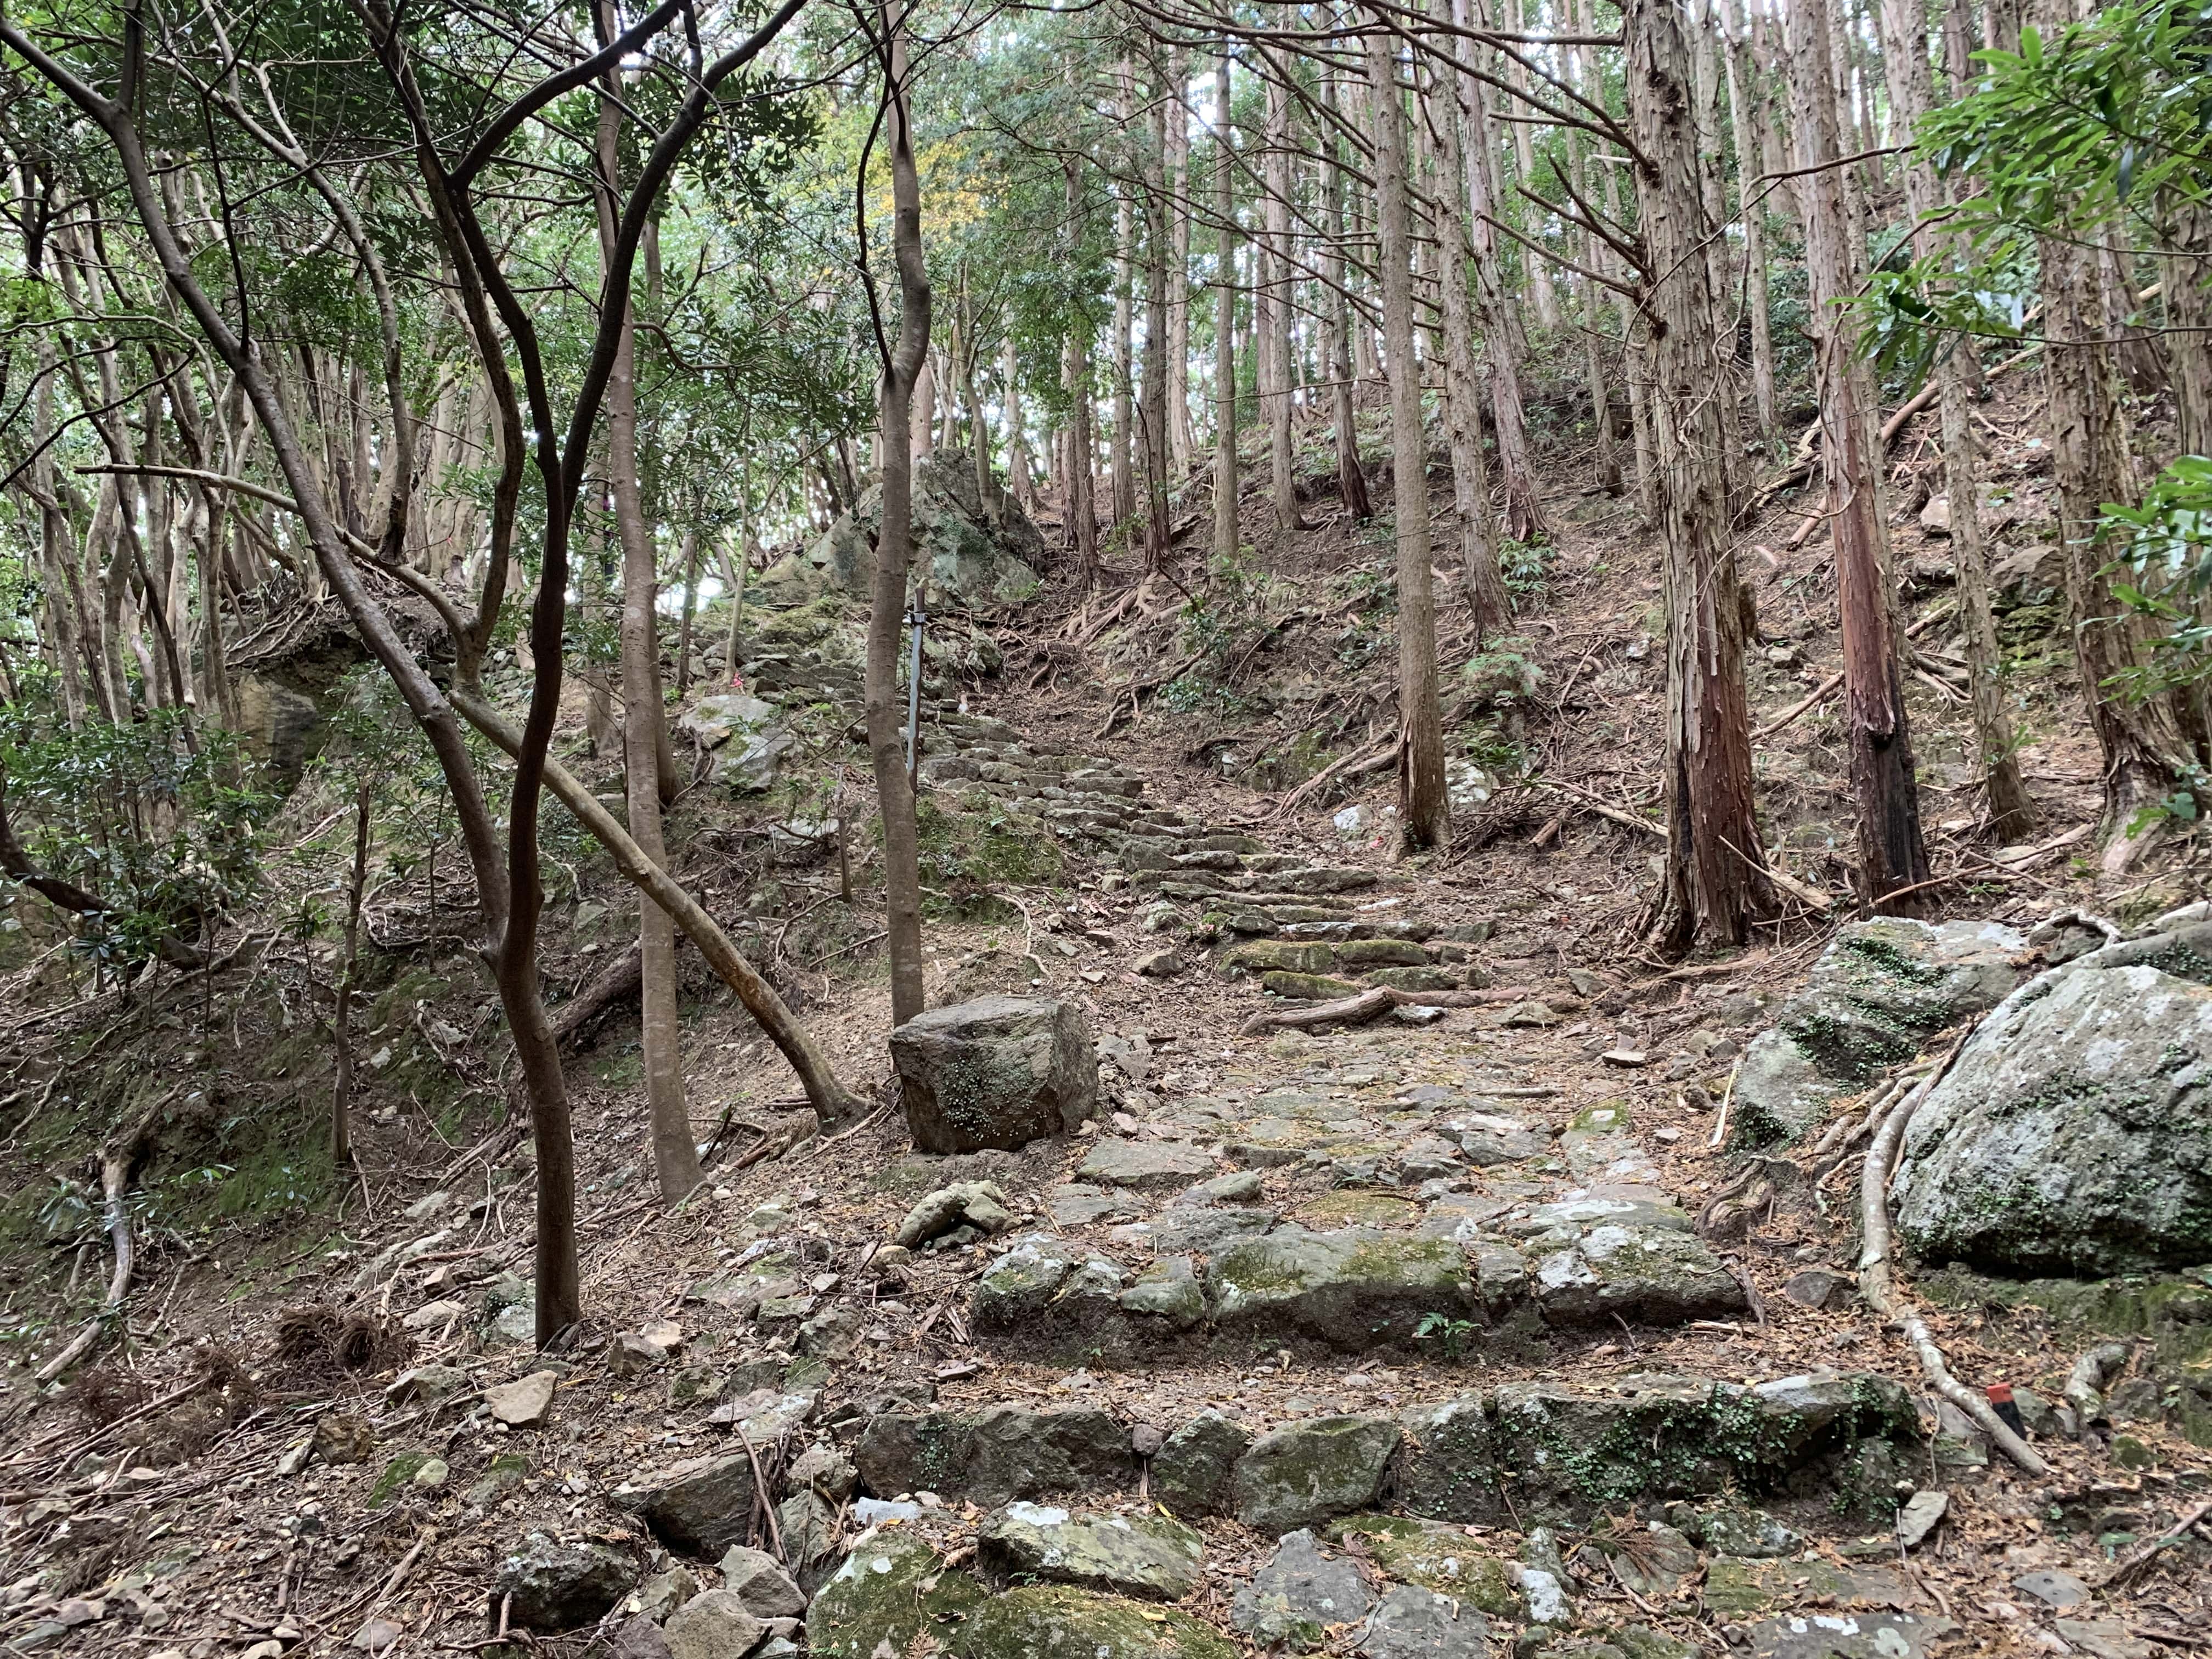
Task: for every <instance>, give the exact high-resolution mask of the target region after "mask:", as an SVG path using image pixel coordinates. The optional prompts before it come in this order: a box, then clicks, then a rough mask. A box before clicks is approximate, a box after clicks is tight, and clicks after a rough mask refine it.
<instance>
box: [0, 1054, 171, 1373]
mask: <svg viewBox="0 0 2212 1659" xmlns="http://www.w3.org/2000/svg"><path fill="white" fill-rule="evenodd" d="M176 1092H177V1091H175V1090H174V1089H171V1090H168V1091H167V1092H165V1093H164V1094H162V1095H161V1097H159V1098H158V1099H156V1100H155V1102H154V1103H152V1104H151V1105H149V1106H148V1107H147V1108H146V1109H145V1110H144V1111H143V1112H141V1113H140V1114H139V1115H138V1121H137V1122H136V1123H134V1124H132V1125H131V1127H130V1128H129V1129H127V1130H126V1131H125V1132H124V1133H122V1134H121V1135H120V1136H118V1137H117V1138H116V1139H112V1140H111V1141H109V1142H108V1144H107V1146H106V1147H105V1148H104V1149H103V1150H102V1151H101V1152H100V1208H101V1210H102V1212H103V1213H104V1215H105V1217H106V1222H107V1237H108V1240H109V1243H111V1245H112V1247H113V1249H114V1251H115V1271H114V1272H113V1273H112V1274H110V1275H109V1276H108V1280H107V1300H106V1302H105V1303H103V1304H101V1305H100V1311H99V1312H98V1313H97V1314H95V1315H94V1316H93V1317H92V1318H91V1319H90V1320H88V1322H86V1324H85V1328H83V1329H82V1330H81V1331H79V1332H78V1333H77V1334H76V1336H75V1337H73V1338H72V1339H71V1340H70V1345H69V1346H67V1347H65V1348H64V1349H63V1350H62V1351H61V1352H59V1353H58V1354H56V1355H55V1356H54V1357H53V1358H52V1359H49V1360H48V1361H46V1364H43V1365H41V1366H40V1368H39V1373H38V1376H36V1377H35V1378H34V1379H33V1380H34V1381H35V1382H38V1383H51V1382H52V1381H53V1380H54V1379H55V1378H56V1377H58V1376H60V1375H61V1374H62V1373H63V1372H64V1371H65V1370H68V1369H69V1368H70V1366H71V1365H73V1364H76V1362H77V1361H78V1360H79V1359H81V1358H83V1357H84V1356H85V1355H86V1354H87V1353H89V1352H91V1351H92V1348H93V1346H94V1344H96V1343H97V1342H98V1341H99V1340H100V1333H101V1332H103V1331H105V1330H106V1329H107V1328H108V1327H109V1325H110V1323H111V1322H120V1321H121V1319H122V1317H123V1299H124V1297H126V1296H128V1295H129V1294H130V1293H131V1272H132V1269H133V1268H134V1267H136V1266H137V1246H136V1244H135V1243H134V1242H133V1240H132V1238H131V1206H130V1202H129V1199H130V1193H131V1175H132V1173H133V1172H134V1171H135V1170H137V1167H138V1160H139V1159H140V1158H143V1156H144V1155H145V1152H146V1147H147V1144H148V1143H149V1141H150V1140H152V1139H153V1138H154V1120H155V1116H156V1115H158V1114H159V1113H160V1111H161V1108H162V1107H164V1106H166V1105H167V1104H168V1103H169V1100H170V1097H172V1096H173V1095H174V1094H175V1093H176Z"/></svg>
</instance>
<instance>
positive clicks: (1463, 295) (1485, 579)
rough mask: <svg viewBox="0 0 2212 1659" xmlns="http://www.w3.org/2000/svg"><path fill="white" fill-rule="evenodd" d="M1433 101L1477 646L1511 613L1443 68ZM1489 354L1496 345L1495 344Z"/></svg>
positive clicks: (1466, 559) (1451, 81)
mask: <svg viewBox="0 0 2212 1659" xmlns="http://www.w3.org/2000/svg"><path fill="white" fill-rule="evenodd" d="M1440 73H1441V74H1442V76H1443V83H1442V84H1441V85H1440V86H1439V85H1438V84H1437V82H1436V81H1435V79H1434V78H1433V77H1432V78H1431V82H1430V88H1431V92H1432V93H1433V94H1438V95H1435V96H1432V97H1431V98H1430V99H1429V100H1427V102H1428V104H1429V111H1428V119H1427V120H1426V121H1425V122H1424V123H1423V124H1422V125H1423V127H1424V129H1425V131H1432V132H1434V133H1435V134H1437V140H1438V143H1437V149H1438V154H1437V190H1436V204H1437V211H1436V230H1437V242H1438V243H1439V244H1440V245H1441V247H1442V250H1443V253H1442V258H1440V259H1439V261H1438V264H1437V279H1438V280H1437V288H1438V290H1439V292H1440V293H1441V295H1442V297H1443V343H1444V350H1443V357H1444V424H1445V428H1446V429H1447V431H1448V432H1449V434H1450V437H1451V462H1452V507H1453V510H1454V513H1455V516H1456V517H1457V518H1458V520H1459V537H1460V592H1461V596H1462V598H1463V599H1465V600H1466V601H1467V608H1468V614H1469V615H1470V616H1471V617H1473V618H1474V643H1475V647H1476V649H1478V650H1480V648H1481V647H1482V643H1483V641H1485V640H1486V639H1488V638H1489V637H1491V636H1492V635H1495V634H1496V633H1498V631H1500V630H1501V629H1504V626H1505V624H1506V622H1507V619H1508V617H1510V614H1511V605H1510V603H1509V601H1508V600H1507V599H1506V595H1505V583H1504V578H1503V577H1502V576H1500V574H1498V523H1497V519H1496V516H1495V513H1494V511H1493V509H1492V506H1491V501H1490V472H1489V468H1488V467H1487V466H1486V465H1485V464H1484V461H1483V455H1482V408H1481V393H1480V389H1479V383H1478V381H1477V380H1476V378H1475V372H1474V318H1473V316H1472V314H1471V310H1470V307H1469V306H1468V295H1467V287H1468V284H1467V277H1468V261H1469V259H1470V258H1474V257H1475V250H1474V247H1473V246H1471V245H1470V244H1469V242H1468V226H1467V213H1466V210H1465V208H1464V207H1463V206H1462V203H1463V202H1465V200H1466V199H1467V197H1466V194H1465V192H1466V190H1467V178H1466V172H1467V161H1468V157H1467V154H1466V149H1467V145H1466V135H1465V132H1464V131H1463V129H1462V123H1461V118H1460V104H1459V98H1458V95H1457V93H1458V89H1457V87H1456V86H1455V82H1458V81H1459V80H1460V79H1461V78H1462V77H1461V76H1460V74H1459V71H1458V70H1457V68H1456V67H1455V66H1454V65H1451V64H1446V65H1445V66H1443V69H1442V70H1441V71H1440ZM1491 343H1492V350H1493V352H1494V351H1495V349H1496V348H1497V346H1498V341H1497V340H1496V339H1495V338H1494V337H1493V338H1492V342H1491Z"/></svg>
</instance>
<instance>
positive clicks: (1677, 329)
mask: <svg viewBox="0 0 2212 1659" xmlns="http://www.w3.org/2000/svg"><path fill="white" fill-rule="evenodd" d="M1692 27H1693V26H1692V21H1691V19H1690V17H1689V15H1688V14H1687V11H1686V9H1685V7H1684V6H1683V4H1682V3H1681V0H1628V4H1627V6H1626V10H1625V11H1624V13H1623V33H1624V37H1625V41H1626V47H1627V52H1628V75H1627V85H1628V113H1629V123H1630V126H1631V130H1632V131H1633V133H1634V135H1635V138H1636V145H1637V148H1638V149H1640V150H1641V151H1642V152H1643V153H1644V155H1646V156H1649V157H1650V158H1651V160H1652V161H1653V163H1654V167H1653V169H1652V170H1650V171H1646V170H1645V169H1644V168H1638V169H1637V173H1636V180H1637V199H1638V223H1639V226H1640V229H1641V233H1642V236H1643V239H1644V264H1645V266H1646V268H1647V269H1649V270H1652V271H1654V272H1656V273H1658V275H1657V278H1656V281H1655V282H1654V283H1653V285H1652V288H1651V291H1650V295H1649V296H1648V297H1647V300H1646V301H1645V305H1646V309H1645V312H1644V316H1645V319H1646V326H1647V328H1648V330H1649V332H1650V336H1651V340H1650V352H1649V361H1650V367H1651V385H1650V390H1649V393H1648V396H1647V399H1646V406H1647V408H1648V409H1649V410H1650V418H1651V420H1652V422H1653V436H1654V438H1655V439H1656V442H1657V447H1658V449H1659V452H1660V453H1661V454H1662V455H1663V456H1664V457H1665V465H1664V466H1663V467H1662V469H1661V470H1660V473H1659V483H1660V489H1659V492H1658V494H1659V509H1660V526H1661V530H1662V533H1663V537H1664V542H1665V552H1666V569H1665V575H1666V580H1665V584H1664V586H1665V594H1666V605H1667V617H1668V626H1667V771H1666V777H1665V786H1666V791H1667V826H1668V831H1667V833H1668V845H1667V886H1666V892H1665V895H1664V897H1663V900H1662V903H1661V905H1660V906H1659V907H1658V909H1659V913H1660V918H1661V921H1660V926H1659V927H1658V929H1657V930H1656V931H1657V933H1658V934H1659V936H1660V939H1661V940H1662V945H1663V946H1664V948H1666V949H1667V950H1668V951H1669V952H1670V953H1672V954H1674V955H1680V954H1681V953H1682V952H1684V951H1686V950H1688V949H1689V947H1690V945H1691V944H1692V941H1694V940H1696V939H1700V938H1702V939H1705V940H1707V941H1708V942H1711V943H1723V942H1725V943H1729V944H1741V943H1742V942H1743V941H1744V940H1745V939H1747V938H1748V937H1749V935H1750V930H1751V925H1752V923H1753V922H1754V921H1759V920H1760V919H1761V918H1763V917H1765V916H1766V915H1771V913H1772V910H1773V896H1772V893H1771V890H1770V888H1769V885H1768V883H1767V878H1766V868H1765V862H1764V859H1763V854H1762V842H1761V841H1760V839H1759V824H1758V821H1757V818H1756V817H1755V816H1754V813H1753V798H1752V771H1751V715H1750V708H1749V704H1748V702H1747V698H1746V696H1745V692H1744V683H1743V648H1744V610H1745V607H1744V605H1743V602H1742V593H1741V586H1740V584H1739V579H1738V576H1737V573H1736V567H1735V548H1734V544H1733V541H1732V538H1731V534H1730V518H1729V492H1728V472H1727V464H1726V457H1725V454H1724V453H1723V447H1724V445H1725V443H1726V439H1727V432H1726V423H1725V422H1724V420H1723V416H1722V413H1721V410H1720V407H1719V403H1718V400H1717V398H1714V396H1713V395H1712V386H1713V382H1714V379H1715V375H1716V370H1717V365H1718V363H1719V362H1720V360H1721V357H1722V352H1721V347H1720V342H1719V338H1718V319H1719V317H1720V315H1721V314H1722V313H1721V304H1720V300H1721V296H1720V295H1719V293H1718V292H1717V283H1716V282H1715V280H1714V278H1715V270H1714V266H1715V264H1716V263H1717V248H1718V246H1719V234H1718V232H1719V227H1718V226H1717V225H1714V224H1712V223H1711V222H1710V221H1709V219H1708V210H1707V200H1706V196H1705V191H1704V189H1703V186H1702V183H1701V180H1700V179H1699V173H1700V172H1701V171H1702V170H1703V169H1704V168H1705V167H1710V166H1713V165H1716V164H1717V158H1715V157H1712V156H1710V155H1700V153H1699V149H1698V146H1697V143H1696V135H1695V131H1694V125H1693V123H1694V116H1693V112H1692V105H1691V97H1690V94H1691V88H1692V80H1691V77H1692V75H1693V73H1694V67H1693V59H1692V45H1691V40H1692Z"/></svg>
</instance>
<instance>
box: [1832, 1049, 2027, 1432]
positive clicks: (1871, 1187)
mask: <svg viewBox="0 0 2212 1659" xmlns="http://www.w3.org/2000/svg"><path fill="white" fill-rule="evenodd" d="M1976 1029H1977V1026H1976V1025H1969V1026H1968V1027H1966V1030H1963V1031H1961V1032H1960V1033H1959V1036H1958V1038H1957V1040H1956V1041H1955V1042H1953V1043H1952V1044H1951V1047H1950V1049H1949V1051H1948V1053H1946V1054H1944V1056H1943V1058H1942V1060H1939V1061H1938V1062H1937V1063H1936V1066H1935V1067H1934V1068H1933V1069H1932V1070H1931V1071H1929V1073H1928V1075H1927V1076H1926V1077H1924V1078H1923V1079H1921V1080H1920V1081H1919V1082H1918V1083H1917V1084H1916V1085H1914V1086H1913V1088H1912V1090H1911V1092H1910V1093H1908V1094H1906V1095H1905V1097H1904V1098H1903V1099H1902V1100H1900V1101H1899V1102H1898V1103H1897V1104H1896V1105H1895V1106H1894V1107H1893V1108H1892V1109H1891V1110H1890V1114H1889V1115H1888V1117H1887V1118H1886V1119H1885V1120H1884V1121H1883V1122H1882V1126H1881V1130H1880V1132H1879V1133H1876V1134H1875V1138H1874V1145H1873V1146H1870V1147H1869V1148H1868V1149H1867V1155H1866V1165H1865V1167H1864V1168H1863V1170H1861V1171H1860V1172H1859V1221H1860V1226H1861V1229H1862V1231H1863V1237H1864V1240H1865V1243H1863V1246H1862V1247H1861V1249H1860V1251H1859V1294H1860V1295H1862V1296H1863V1297H1866V1299H1867V1305H1868V1306H1869V1307H1870V1308H1872V1309H1873V1310H1875V1312H1876V1313H1878V1314H1880V1315H1881V1316H1882V1318H1883V1319H1884V1320H1885V1321H1887V1322H1889V1323H1892V1324H1895V1325H1899V1326H1901V1327H1902V1328H1904V1332H1905V1340H1906V1341H1907V1342H1908V1343H1910V1344H1911V1346H1912V1351H1913V1352H1914V1353H1915V1354H1916V1355H1917V1357H1918V1358H1919V1360H1920V1369H1921V1371H1922V1373H1923V1375H1924V1376H1926V1377H1927V1378H1928V1381H1929V1384H1930V1385H1931V1386H1933V1387H1934V1389H1936V1393H1938V1394H1940V1395H1942V1396H1943V1398H1945V1399H1946V1400H1948V1401H1950V1402H1951V1403H1952V1404H1953V1405H1954V1406H1956V1407H1958V1408H1959V1409H1960V1411H1962V1412H1964V1413H1966V1415H1967V1416H1969V1417H1971V1418H1972V1419H1974V1421H1975V1423H1976V1424H1977V1425H1979V1426H1980V1428H1981V1430H1982V1431H1983V1432H1984V1434H1986V1435H1988V1436H1989V1437H1990V1441H1991V1443H1994V1444H1995V1445H1996V1448H1997V1449H1998V1450H1999V1451H2002V1453H2003V1454H2004V1455H2006V1456H2007V1457H2008V1458H2010V1459H2011V1460H2012V1461H2013V1462H2014V1463H2015V1464H2016V1465H2018V1466H2019V1467H2020V1468H2021V1469H2022V1470H2023V1471H2025V1472H2026V1473H2027V1474H2050V1473H2051V1466H2050V1465H2049V1464H2047V1463H2045V1462H2044V1461H2043V1459H2042V1458H2041V1457H2039V1456H2038V1455H2036V1453H2035V1452H2034V1451H2033V1449H2030V1448H2029V1446H2028V1444H2027V1442H2026V1441H2025V1440H2022V1439H2021V1437H2019V1436H2018V1435H2016V1434H2015V1433H2014V1432H2013V1431H2012V1430H2011V1428H2010V1427H2009V1426H2008V1425H2007V1424H2006V1422H2005V1420H2004V1419H2002V1418H2001V1417H1999V1416H1998V1415H1997V1413H1996V1407H1993V1406H1991V1405H1990V1401H1989V1396H1988V1395H1984V1394H1982V1393H1980V1392H1979V1391H1978V1390H1976V1389H1970V1388H1968V1387H1967V1386H1966V1384H1965V1383H1961V1382H1960V1381H1959V1380H1958V1378H1956V1377H1954V1376H1952V1375H1951V1368H1950V1366H1949V1365H1948V1364H1946V1363H1945V1361H1944V1358H1943V1350H1942V1348H1940V1347H1938V1346H1936V1338H1935V1336H1934V1335H1933V1334H1931V1333H1930V1332H1929V1328H1928V1325H1927V1322H1925V1321H1924V1320H1923V1319H1922V1318H1921V1317H1920V1316H1919V1315H1918V1314H1917V1313H1914V1312H1911V1311H1910V1310H1907V1309H1905V1307H1904V1306H1903V1305H1902V1304H1900V1301H1899V1297H1898V1295H1897V1291H1896V1289H1895V1287H1894V1286H1893V1284H1892V1283H1891V1280H1890V1267H1889V1264H1890V1245H1891V1238H1892V1235H1891V1232H1890V1225H1889V1169H1890V1165H1891V1164H1892V1163H1893V1162H1894V1161H1895V1159H1896V1157H1897V1150H1898V1148H1899V1146H1901V1145H1902V1144H1903V1143H1904V1139H1905V1126H1906V1125H1907V1124H1909V1123H1910V1122H1911V1121H1912V1115H1913V1113H1914V1112H1916V1111H1917V1110H1918V1109H1919V1108H1920V1103H1921V1102H1922V1101H1923V1100H1925V1099H1927V1098H1928V1097H1929V1094H1930V1093H1931V1092H1933V1091H1934V1090H1935V1087H1936V1085H1937V1084H1938V1083H1940V1082H1941V1081H1942V1079H1943V1078H1944V1076H1945V1075H1946V1074H1947V1073H1948V1072H1949V1071H1950V1069H1951V1066H1952V1065H1953V1064H1954V1062H1955V1061H1956V1060H1958V1058H1959V1055H1960V1054H1961V1053H1962V1052H1963V1051H1964V1050H1965V1048H1966V1042H1967V1040H1968V1039H1969V1038H1971V1037H1972V1036H1973V1034H1974V1032H1975V1030H1976Z"/></svg>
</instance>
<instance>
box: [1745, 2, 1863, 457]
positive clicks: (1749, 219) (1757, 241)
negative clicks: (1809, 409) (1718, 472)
mask: <svg viewBox="0 0 2212 1659" xmlns="http://www.w3.org/2000/svg"><path fill="white" fill-rule="evenodd" d="M1886 3H1888V4H1894V3H1896V0H1886ZM1722 4H1723V8H1724V9H1727V8H1729V0H1722ZM1726 27H1727V31H1728V42H1727V46H1726V47H1725V48H1724V50H1723V54H1722V63H1723V67H1724V69H1725V70H1726V73H1727V77H1728V100H1729V123H1730V128H1729V130H1730V132H1731V133H1732V135H1733V136H1734V137H1735V174H1736V191H1737V201H1738V204H1739V212H1740V214H1741V217H1742V219H1743V276H1744V309H1745V311H1746V312H1747V313H1748V316H1749V319H1750V322H1751V406H1752V410H1753V416H1754V418H1755V419H1756V421H1757V422H1758V428H1759V442H1760V443H1761V444H1762V445H1764V446H1767V447H1771V446H1772V444H1773V441H1774V426H1775V403H1774V331H1773V326H1772V322H1771V314H1770V311H1769V307H1768V304H1767V294H1766V204H1765V201H1764V200H1763V199H1761V196H1760V190H1761V188H1762V187H1761V186H1759V185H1756V184H1755V182H1754V180H1755V179H1756V177H1757V175H1758V173H1759V171H1760V167H1759V141H1758V139H1757V137H1755V136H1754V134H1753V120H1752V112H1751V106H1750V105H1749V104H1748V103H1747V101H1746V99H1747V88H1752V87H1755V86H1756V85H1757V84H1758V75H1759V70H1758V68H1757V66H1756V65H1755V64H1753V62H1752V61H1751V42H1750V35H1749V31H1748V29H1747V27H1745V25H1744V23H1743V21H1742V17H1741V12H1740V11H1735V10H1733V9H1731V10H1729V14H1728V15H1727V20H1726Z"/></svg>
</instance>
